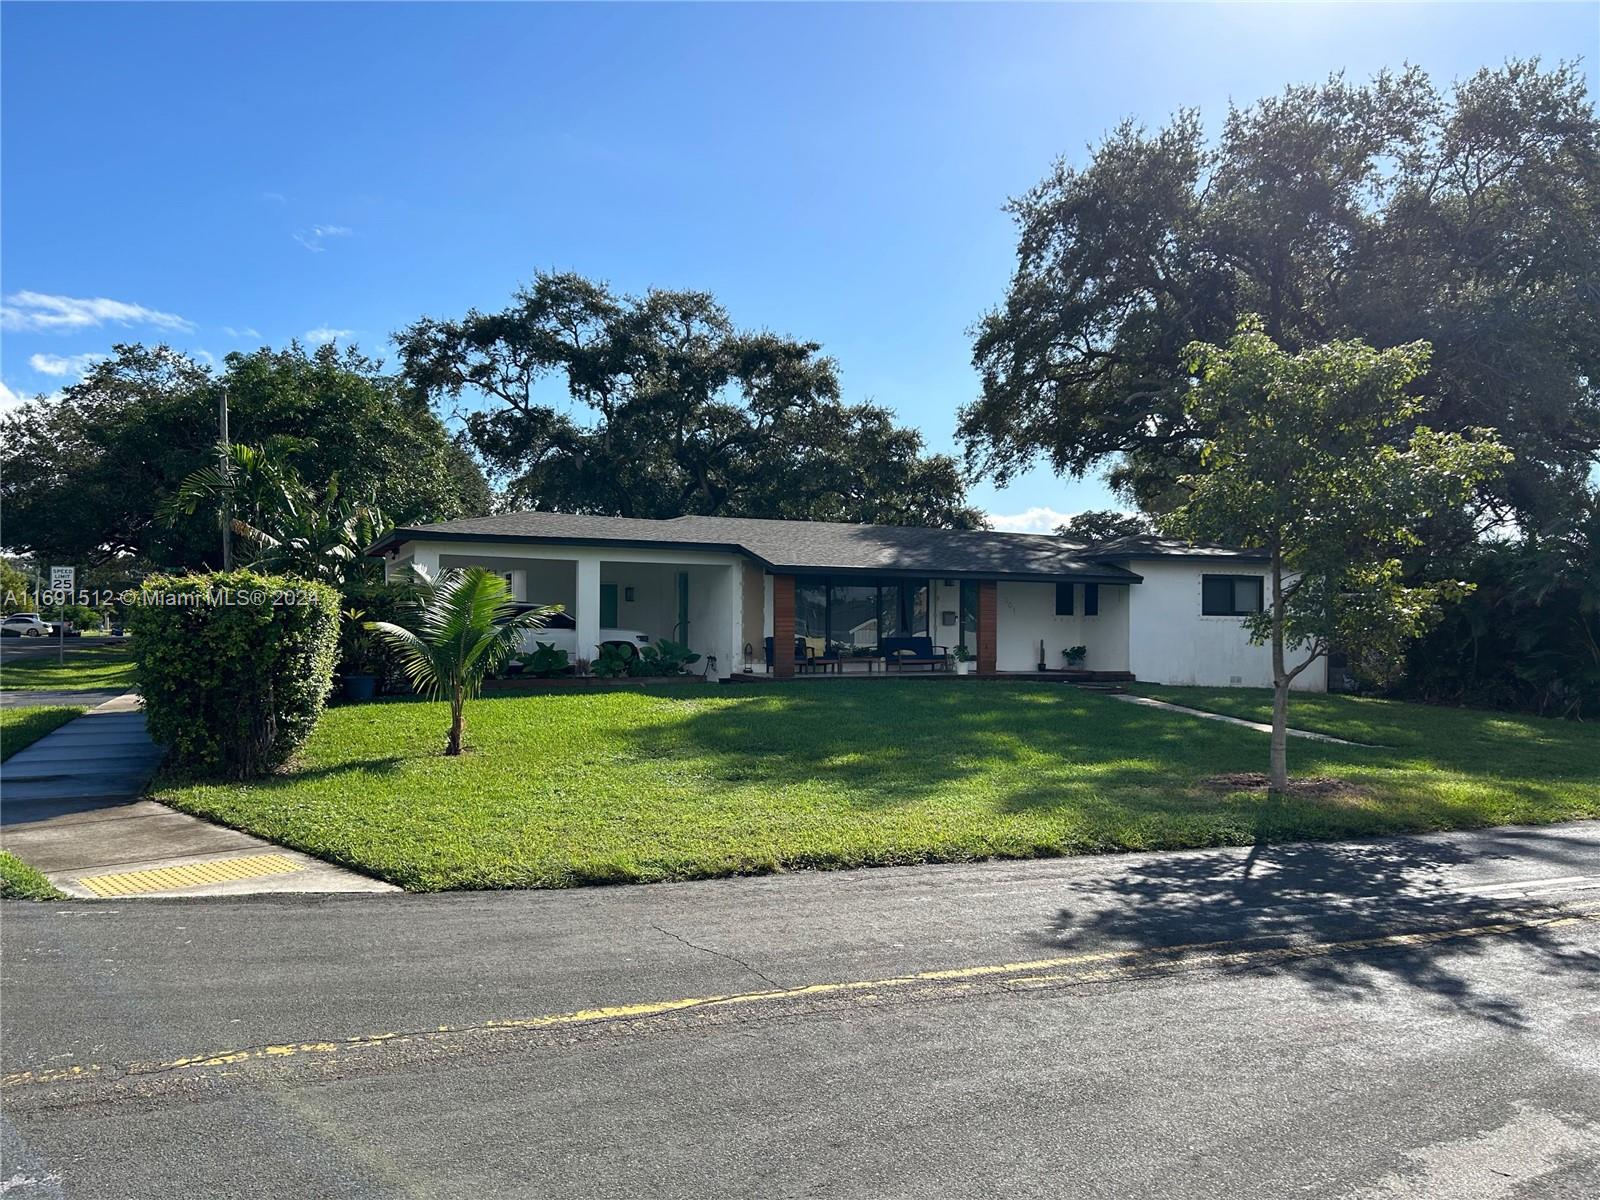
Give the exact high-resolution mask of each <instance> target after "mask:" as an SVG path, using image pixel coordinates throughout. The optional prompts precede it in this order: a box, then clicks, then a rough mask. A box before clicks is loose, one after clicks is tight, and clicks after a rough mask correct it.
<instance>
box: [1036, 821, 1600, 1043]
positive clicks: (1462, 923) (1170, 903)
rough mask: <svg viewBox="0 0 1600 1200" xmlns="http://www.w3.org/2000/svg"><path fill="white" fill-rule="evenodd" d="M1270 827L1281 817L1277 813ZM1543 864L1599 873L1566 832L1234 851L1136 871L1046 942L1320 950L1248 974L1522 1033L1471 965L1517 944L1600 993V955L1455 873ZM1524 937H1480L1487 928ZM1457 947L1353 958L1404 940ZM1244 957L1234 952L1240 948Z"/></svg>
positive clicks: (1509, 997)
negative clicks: (1445, 1010)
mask: <svg viewBox="0 0 1600 1200" xmlns="http://www.w3.org/2000/svg"><path fill="white" fill-rule="evenodd" d="M1264 816H1267V817H1268V818H1270V814H1264ZM1513 855H1514V856H1515V857H1517V858H1518V859H1521V860H1524V861H1526V860H1528V859H1530V858H1532V859H1534V860H1536V861H1539V862H1541V863H1543V864H1545V865H1546V866H1548V867H1549V868H1550V869H1549V870H1547V871H1541V872H1540V875H1542V876H1546V877H1553V876H1558V875H1569V874H1579V873H1589V872H1593V870H1594V866H1595V861H1594V843H1593V841H1592V840H1590V841H1585V840H1583V839H1579V838H1575V837H1571V836H1568V835H1564V834H1563V833H1562V832H1561V831H1559V830H1556V829H1552V830H1537V829H1516V830H1493V831H1486V832H1485V833H1483V834H1478V835H1474V836H1473V839H1472V840H1471V841H1470V842H1468V841H1466V840H1462V841H1459V842H1456V841H1443V840H1439V839H1428V840H1423V839H1418V838H1393V839H1386V840H1383V841H1377V842H1365V843H1293V844H1282V845H1273V844H1270V843H1267V842H1265V841H1263V842H1262V843H1260V844H1257V845H1255V846H1253V847H1251V848H1250V849H1249V850H1248V851H1247V852H1244V853H1240V852H1239V851H1221V852H1204V853H1193V854H1180V855H1163V856H1160V857H1154V856H1152V857H1150V858H1148V859H1144V860H1142V861H1135V862H1131V863H1129V862H1124V863H1123V864H1121V868H1120V869H1119V870H1118V871H1117V872H1116V873H1115V874H1114V875H1113V876H1112V877H1111V878H1109V879H1108V880H1107V882H1106V885H1105V888H1104V890H1103V891H1102V892H1101V893H1100V894H1101V896H1102V897H1104V896H1109V897H1111V899H1112V903H1111V904H1110V905H1106V904H1104V902H1103V900H1102V902H1101V903H1100V904H1098V905H1096V906H1094V907H1090V906H1088V905H1085V906H1083V908H1082V909H1081V911H1074V910H1073V909H1072V908H1063V909H1061V910H1060V911H1059V913H1058V914H1057V916H1056V919H1055V921H1054V923H1053V927H1052V929H1051V931H1050V933H1049V934H1048V935H1047V936H1045V937H1044V938H1043V939H1042V940H1044V941H1045V942H1046V943H1047V944H1048V945H1049V946H1050V947H1051V948H1052V949H1055V950H1060V949H1067V948H1078V947H1089V946H1093V947H1095V948H1104V947H1106V946H1108V945H1111V946H1126V947H1127V948H1129V949H1152V948H1159V947H1174V946H1183V945H1196V944H1204V943H1214V942H1229V943H1233V942H1240V941H1245V942H1246V943H1247V945H1246V946H1244V947H1239V948H1240V949H1247V948H1250V947H1251V946H1252V945H1254V946H1263V947H1270V946H1274V945H1278V944H1282V945H1295V946H1307V945H1312V944H1315V945H1320V946H1323V947H1325V950H1324V952H1318V953H1311V954H1307V955H1305V956H1304V957H1291V958H1286V959H1280V960H1272V959H1270V958H1269V959H1265V960H1246V961H1244V962H1242V963H1241V964H1240V966H1241V969H1246V970H1252V971H1266V972H1270V973H1273V974H1279V975H1290V976H1293V977H1296V978H1298V979H1301V980H1303V981H1304V982H1305V983H1307V984H1309V985H1310V986H1311V987H1312V988H1314V989H1315V990H1316V991H1318V992H1321V993H1324V994H1327V995H1330V996H1335V997H1338V998H1341V999H1354V1000H1364V1001H1372V1002H1377V1001H1380V1000H1381V999H1382V998H1383V997H1384V996H1385V994H1388V993H1389V992H1390V991H1391V989H1392V988H1394V987H1395V986H1399V987H1401V988H1406V989H1413V990H1415V991H1416V992H1420V993H1423V994H1425V995H1426V996H1428V997H1431V998H1432V999H1434V1000H1435V1001H1436V1002H1438V1003H1439V1004H1441V1005H1445V1006H1448V1007H1450V1008H1453V1009H1455V1010H1457V1011H1460V1012H1463V1013H1467V1014H1470V1015H1472V1016H1474V1017H1478V1018H1482V1019H1484V1020H1487V1021H1490V1022H1493V1023H1495V1024H1499V1025H1503V1026H1507V1027H1511V1028H1520V1027H1522V1026H1523V1025H1524V1024H1525V1023H1526V1020H1525V1014H1524V1011H1523V1008H1522V1005H1521V1003H1520V1002H1519V999H1518V997H1517V996H1516V995H1515V994H1509V993H1505V992H1499V993H1495V992H1491V991H1490V990H1488V989H1485V988H1484V987H1483V986H1482V985H1481V984H1478V983H1475V982H1474V980H1473V978H1472V976H1471V974H1469V973H1468V972H1467V971H1466V970H1464V967H1465V964H1466V962H1467V961H1469V960H1471V959H1474V958H1477V957H1481V956H1483V955H1485V954H1487V953H1489V952H1490V950H1491V949H1492V948H1493V947H1495V946H1496V945H1500V946H1503V945H1505V944H1506V942H1508V941H1511V942H1514V943H1515V944H1516V945H1517V946H1519V947H1521V948H1522V949H1523V950H1524V951H1525V952H1527V953H1528V956H1529V959H1530V961H1531V962H1532V963H1533V964H1534V968H1533V969H1534V970H1536V971H1538V972H1540V973H1542V974H1546V975H1555V974H1561V975H1566V976H1569V977H1570V976H1572V975H1581V976H1582V977H1583V979H1584V983H1585V986H1597V985H1600V953H1597V952H1596V951H1593V950H1586V949H1581V948H1578V947H1575V946H1574V945H1572V944H1571V942H1570V940H1569V939H1568V937H1567V934H1568V932H1569V931H1570V928H1571V927H1570V925H1567V926H1552V925H1550V924H1549V922H1550V921H1551V920H1552V919H1555V918H1559V917H1561V916H1562V913H1561V912H1560V911H1559V910H1557V909H1556V908H1555V907H1553V906H1552V905H1551V904H1550V902H1549V901H1548V900H1545V899H1541V898H1539V897H1519V896H1516V895H1515V894H1511V893H1512V890H1511V889H1506V890H1496V889H1494V888H1492V887H1484V886H1483V885H1479V889H1478V890H1475V891H1468V890H1464V887H1465V884H1464V883H1463V881H1462V878H1461V877H1459V876H1457V875H1456V874H1454V872H1453V870H1452V869H1453V868H1457V867H1463V866H1466V865H1468V864H1470V863H1473V862H1482V861H1484V860H1487V859H1493V858H1495V857H1512V856H1513ZM1492 926H1510V927H1511V928H1509V929H1503V930H1501V931H1498V932H1493V933H1487V934H1474V933H1471V932H1468V931H1473V930H1483V929H1484V927H1492ZM1425 931H1431V932H1433V933H1435V934H1440V933H1445V932H1447V931H1462V932H1460V933H1459V934H1458V935H1457V936H1449V937H1438V938H1428V939H1414V940H1407V939H1403V938H1402V939H1398V940H1392V941H1386V942H1384V943H1382V944H1381V945H1378V946H1350V945H1341V943H1351V942H1356V941H1360V940H1362V939H1368V938H1374V937H1379V936H1385V935H1393V934H1407V933H1422V932H1425ZM1229 948H1230V949H1231V948H1232V947H1229Z"/></svg>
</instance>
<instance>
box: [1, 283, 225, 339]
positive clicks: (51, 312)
mask: <svg viewBox="0 0 1600 1200" xmlns="http://www.w3.org/2000/svg"><path fill="white" fill-rule="evenodd" d="M108 321H114V322H116V323H117V324H118V325H153V326H155V327H156V328H157V329H173V330H179V331H182V332H184V333H188V332H190V331H192V330H193V329H194V322H193V321H188V320H185V319H184V318H183V317H180V316H178V315H177V314H176V313H169V312H162V311H160V310H159V309H154V308H146V307H145V306H144V305H142V304H129V303H128V302H126V301H124V300H107V299H106V298H105V297H103V296H98V297H95V298H93V299H80V298H78V297H75V296H50V295H46V294H45V293H43V292H12V293H11V295H9V296H7V297H6V298H5V301H4V303H0V329H9V330H12V331H14V332H19V333H37V332H59V331H61V330H65V329H93V328H98V327H99V326H101V325H104V324H106V323H107V322H108Z"/></svg>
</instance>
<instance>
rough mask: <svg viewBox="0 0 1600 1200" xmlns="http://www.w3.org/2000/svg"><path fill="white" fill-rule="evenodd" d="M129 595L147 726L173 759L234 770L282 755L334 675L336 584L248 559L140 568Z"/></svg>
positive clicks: (268, 765)
mask: <svg viewBox="0 0 1600 1200" xmlns="http://www.w3.org/2000/svg"><path fill="white" fill-rule="evenodd" d="M139 601H140V602H139V603H138V604H134V605H132V606H130V608H129V611H128V617H129V624H130V625H131V626H132V628H133V630H134V633H135V634H136V636H135V638H134V640H133V646H134V655H135V659H136V661H137V664H138V678H139V687H140V690H141V691H142V692H143V693H144V707H145V715H146V719H147V720H148V722H149V726H150V735H151V736H152V737H153V738H155V739H156V741H158V742H161V743H162V744H164V745H166V746H167V747H169V748H170V752H171V755H172V758H173V761H174V762H175V763H176V764H177V765H178V766H180V767H183V768H186V769H189V770H193V771H197V772H205V773H220V774H225V775H229V776H232V777H234V778H240V779H242V778H247V777H249V776H252V775H260V774H264V773H266V772H268V771H271V770H273V769H274V768H276V767H278V766H281V765H282V764H283V763H284V762H285V761H286V760H287V759H288V758H289V756H290V755H291V754H293V753H294V751H295V749H296V747H298V746H299V745H300V744H301V743H302V742H304V741H305V739H306V738H307V737H309V736H310V734H311V730H312V729H313V728H314V727H315V725H316V723H317V717H318V716H319V715H321V713H322V706H323V703H324V701H326V699H327V696H328V691H329V689H330V688H331V687H332V684H333V664H334V658H335V655H336V653H337V647H338V640H339V593H338V592H336V591H335V590H334V589H333V588H331V587H328V586H327V585H325V584H320V583H311V582H309V581H307V580H303V579H296V578H294V577H292V576H284V575H259V574H256V573H255V572H253V571H234V572H232V573H230V574H222V573H220V572H219V573H215V574H209V575H182V576H163V575H154V576H151V577H150V578H149V579H147V580H145V583H144V586H143V588H142V589H141V592H140V597H139Z"/></svg>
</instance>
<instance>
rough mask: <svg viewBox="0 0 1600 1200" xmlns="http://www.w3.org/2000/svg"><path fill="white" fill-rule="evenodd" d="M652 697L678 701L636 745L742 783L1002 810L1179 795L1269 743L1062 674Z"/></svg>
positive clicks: (874, 800) (881, 803)
mask: <svg viewBox="0 0 1600 1200" xmlns="http://www.w3.org/2000/svg"><path fill="white" fill-rule="evenodd" d="M742 691H743V690H742ZM653 698H654V699H656V700H658V701H665V702H668V703H670V704H671V705H672V706H673V707H674V708H680V706H681V708H680V711H677V712H674V713H673V714H672V718H671V719H670V720H668V721H664V722H659V723H653V724H648V725H645V726H643V727H641V728H640V729H638V730H637V731H636V734H635V737H636V741H637V753H638V754H639V756H640V757H641V758H646V759H657V758H665V757H671V756H689V757H693V758H695V759H697V760H699V761H700V762H701V763H702V764H705V765H708V766H709V768H710V770H711V771H712V772H713V774H714V776H715V777H716V778H717V779H718V780H719V781H722V782H726V783H729V784H736V785H746V784H765V785H769V786H772V787H777V788H783V787H792V786H796V785H802V784H808V783H823V784H826V785H829V786H832V787H835V788H837V789H839V790H841V791H842V792H844V793H845V794H847V795H848V796H849V797H850V798H851V801H852V803H853V805H854V806H856V807H859V808H864V809H882V808H890V807H894V806H897V805H905V804H912V803H917V802H921V801H924V800H927V799H929V798H930V797H931V796H935V795H937V794H940V793H943V792H947V791H950V790H961V789H975V790H977V791H981V792H984V793H985V795H986V799H987V800H988V802H990V803H992V804H993V806H994V807H995V809H996V811H999V812H1019V813H1020V812H1028V811H1037V810H1047V809H1052V808H1058V807H1063V806H1069V807H1073V808H1078V807H1081V806H1082V805H1084V804H1085V803H1090V802H1093V801H1095V800H1096V799H1099V798H1103V797H1105V796H1107V795H1117V794H1129V793H1133V792H1142V793H1145V794H1146V801H1147V802H1148V803H1157V801H1156V800H1155V799H1154V797H1155V796H1156V795H1157V794H1158V793H1162V792H1165V793H1167V794H1169V795H1170V796H1171V797H1172V799H1173V801H1174V802H1175V803H1181V801H1182V798H1183V796H1184V795H1185V794H1186V793H1187V791H1188V789H1189V788H1190V787H1191V786H1192V785H1193V784H1194V782H1195V781H1196V779H1197V778H1198V777H1199V776H1200V775H1201V774H1203V773H1204V771H1205V770H1207V769H1209V768H1210V767H1211V766H1213V765H1214V766H1215V769H1217V770H1222V769H1241V768H1242V767H1243V766H1244V765H1246V764H1248V763H1253V762H1254V759H1255V758H1256V757H1261V758H1263V759H1264V756H1265V752H1266V744H1265V742H1263V743H1262V745H1261V747H1260V751H1261V753H1260V755H1259V756H1257V755H1252V754H1251V753H1250V751H1251V749H1252V748H1251V747H1248V746H1243V747H1242V746H1241V744H1240V743H1239V741H1238V738H1237V731H1235V730H1231V729H1226V728H1225V727H1218V726H1211V727H1210V728H1198V729H1197V728H1194V727H1193V726H1191V725H1188V724H1185V723H1183V722H1179V721H1174V720H1173V719H1172V717H1171V715H1170V714H1167V713H1162V712H1159V711H1152V710H1149V709H1140V708H1135V707H1133V706H1131V705H1126V706H1125V705H1111V704H1109V703H1108V702H1106V701H1104V700H1102V699H1100V698H1098V697H1090V696H1086V695H1083V694H1081V693H1077V692H1071V691H1069V690H1068V689H1066V688H1064V687H1060V686H1056V687H1042V686H1041V687H1023V686H1018V687H1016V688H1012V689H1007V690H1005V691H1004V692H1002V691H1000V690H999V689H998V688H995V687H993V686H990V687H985V688H983V689H982V690H979V689H977V688H972V687H960V686H955V685H946V686H939V685H929V684H926V683H924V684H921V685H917V684H904V685H900V686H896V685H895V684H893V683H887V682H874V683H842V684H841V683H821V684H813V685H809V686H807V685H796V686H790V687H786V688H772V689H763V690H761V691H760V692H757V691H756V690H755V689H754V688H750V689H749V690H748V691H743V694H741V695H740V696H739V698H738V699H739V702H738V703H734V704H727V703H722V704H714V705H706V704H702V703H696V702H695V701H696V699H699V698H695V697H686V696H680V695H674V694H671V693H668V692H665V691H663V692H660V693H654V694H653ZM1219 730H1220V731H1221V732H1220V733H1219V732H1218V731H1219Z"/></svg>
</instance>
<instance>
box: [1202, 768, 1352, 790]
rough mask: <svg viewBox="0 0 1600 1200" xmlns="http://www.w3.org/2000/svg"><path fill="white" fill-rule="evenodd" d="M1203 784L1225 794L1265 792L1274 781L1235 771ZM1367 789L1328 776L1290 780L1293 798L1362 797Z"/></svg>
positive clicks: (1259, 773)
mask: <svg viewBox="0 0 1600 1200" xmlns="http://www.w3.org/2000/svg"><path fill="white" fill-rule="evenodd" d="M1202 782H1204V783H1205V785H1206V786H1207V787H1214V788H1217V789H1218V790H1220V791H1225V792H1264V791H1266V790H1267V789H1268V788H1270V787H1271V786H1272V780H1271V779H1269V778H1268V777H1267V776H1266V775H1264V774H1262V773H1261V772H1260V771H1235V772H1233V773H1232V774H1229V775H1212V776H1209V777H1207V778H1206V779H1205V780H1203V781H1202ZM1366 791H1367V789H1366V788H1364V787H1362V786H1361V785H1360V784H1358V783H1351V782H1350V781H1349V780H1347V779H1331V778H1329V777H1328V776H1326V775H1313V776H1311V777H1309V778H1306V779H1291V780H1289V794H1290V795H1292V796H1360V795H1365V794H1366Z"/></svg>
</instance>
